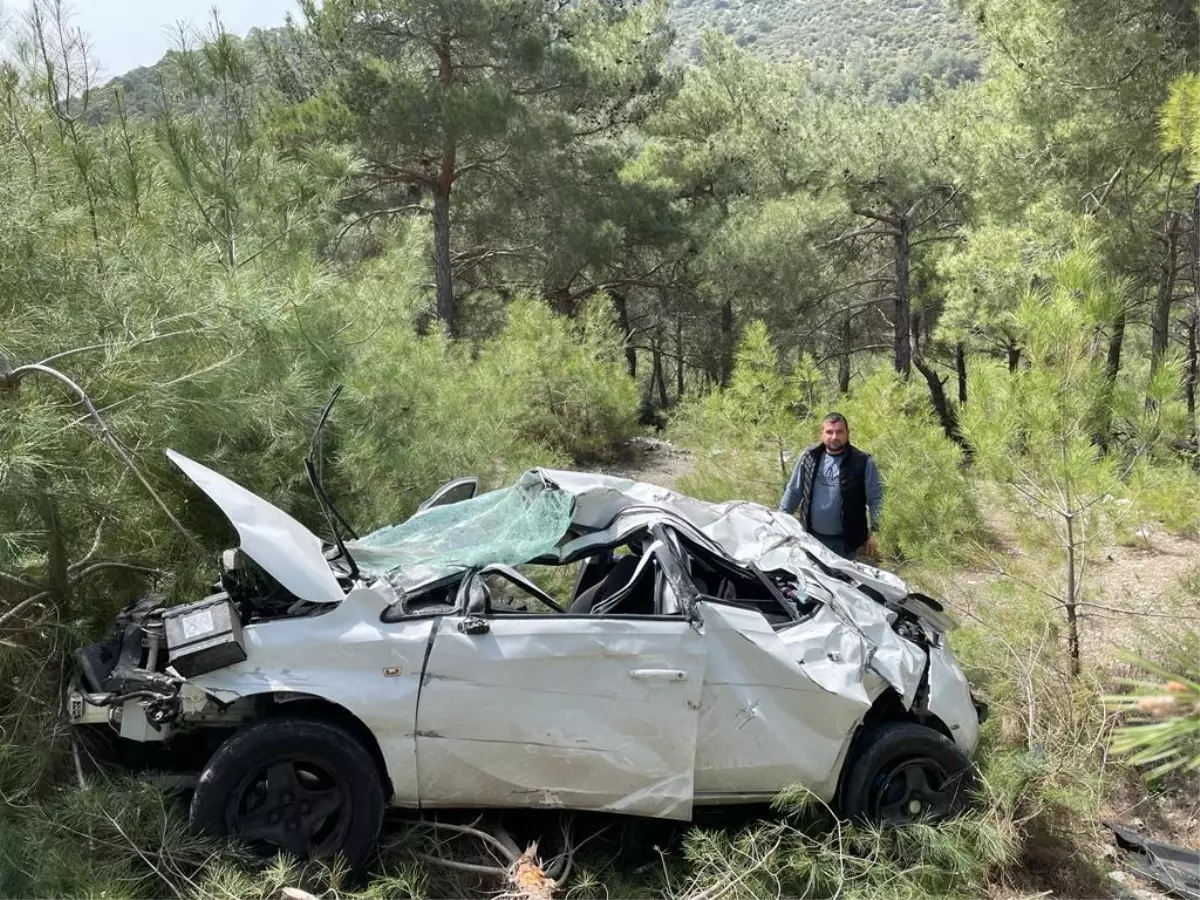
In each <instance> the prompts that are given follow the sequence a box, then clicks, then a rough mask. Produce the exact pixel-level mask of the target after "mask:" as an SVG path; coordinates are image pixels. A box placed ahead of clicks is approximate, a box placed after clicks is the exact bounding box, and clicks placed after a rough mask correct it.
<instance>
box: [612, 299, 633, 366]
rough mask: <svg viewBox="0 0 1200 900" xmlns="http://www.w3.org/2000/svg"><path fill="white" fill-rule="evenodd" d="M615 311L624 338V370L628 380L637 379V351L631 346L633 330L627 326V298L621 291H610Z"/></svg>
mask: <svg viewBox="0 0 1200 900" xmlns="http://www.w3.org/2000/svg"><path fill="white" fill-rule="evenodd" d="M609 293H610V294H611V296H612V298H613V306H615V307H616V309H617V325H618V326H619V327H620V329H621V334H622V335H623V336H624V338H625V368H627V369H628V370H629V377H630V378H637V349H636V348H635V347H634V346H633V328H631V327H630V325H629V298H628V297H626V296H625V294H624V292H622V291H610V292H609Z"/></svg>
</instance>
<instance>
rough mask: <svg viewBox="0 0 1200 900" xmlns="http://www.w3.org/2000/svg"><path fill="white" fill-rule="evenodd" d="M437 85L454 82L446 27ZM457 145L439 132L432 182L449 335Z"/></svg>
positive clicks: (453, 316)
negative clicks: (452, 197)
mask: <svg viewBox="0 0 1200 900" xmlns="http://www.w3.org/2000/svg"><path fill="white" fill-rule="evenodd" d="M437 59H438V87H439V89H440V90H441V91H442V93H443V94H445V93H446V92H447V91H449V89H450V87H451V86H452V85H453V84H454V61H453V59H452V57H451V55H450V30H449V28H443V29H442V32H441V34H440V35H439V36H438V44H437ZM457 160H458V145H457V144H456V143H455V140H454V137H453V136H452V135H450V134H449V133H444V134H443V139H442V159H441V171H440V172H439V174H438V177H437V179H436V184H435V185H434V186H433V267H434V282H435V283H436V285H437V315H438V319H440V320H441V322H442V324H443V326H444V327H445V329H446V332H447V334H449V335H450V337H457V336H458V322H457V318H458V316H457V313H458V310H457V309H456V306H455V302H454V278H453V274H452V271H451V265H450V191H451V189H452V188H453V187H454V176H455V168H456V165H457Z"/></svg>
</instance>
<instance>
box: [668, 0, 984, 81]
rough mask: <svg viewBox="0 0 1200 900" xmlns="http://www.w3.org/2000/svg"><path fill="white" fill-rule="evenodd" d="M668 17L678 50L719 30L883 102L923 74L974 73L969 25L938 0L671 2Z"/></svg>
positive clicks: (695, 50) (694, 53) (685, 51)
mask: <svg viewBox="0 0 1200 900" xmlns="http://www.w3.org/2000/svg"><path fill="white" fill-rule="evenodd" d="M671 22H672V24H673V25H674V26H675V28H676V29H677V30H678V31H679V39H678V50H677V52H678V53H679V54H681V55H685V56H689V57H690V58H692V59H698V58H699V57H700V55H701V49H700V45H701V42H702V40H703V35H704V33H705V32H709V31H719V32H722V33H724V34H725V35H728V36H729V38H730V40H731V41H732V42H736V44H737V45H738V46H739V47H747V48H750V49H751V50H752V51H753V52H754V53H755V54H758V55H761V56H764V57H766V58H767V59H770V60H772V61H773V62H788V61H792V60H797V59H803V60H804V61H805V62H806V64H808V65H810V66H812V68H813V70H814V74H815V77H816V78H817V80H818V82H819V83H820V84H821V85H822V86H827V87H828V88H829V89H837V88H838V87H845V86H852V87H862V88H866V89H869V90H870V91H871V93H872V95H873V96H875V97H876V98H878V99H881V100H885V101H890V102H901V101H904V100H907V99H911V98H912V97H914V96H916V94H917V92H918V91H919V89H920V86H921V82H922V79H924V78H930V77H932V78H934V79H937V80H938V81H944V82H945V83H947V84H950V85H954V84H958V83H960V82H962V81H965V80H970V79H973V78H975V77H976V76H977V74H978V71H979V63H980V53H979V49H978V48H977V46H976V45H975V42H974V35H973V30H972V28H971V26H970V24H969V23H968V22H966V21H965V20H964V19H963V18H962V17H961V16H960V14H959V13H958V11H957V9H956V8H955V7H954V6H953V5H952V4H948V3H942V2H935V3H923V4H913V3H907V2H903V0H889V2H885V3H871V2H864V0H852V2H842V3H839V4H837V6H829V5H825V4H821V3H815V2H808V0H754V2H751V0H674V2H672V4H671Z"/></svg>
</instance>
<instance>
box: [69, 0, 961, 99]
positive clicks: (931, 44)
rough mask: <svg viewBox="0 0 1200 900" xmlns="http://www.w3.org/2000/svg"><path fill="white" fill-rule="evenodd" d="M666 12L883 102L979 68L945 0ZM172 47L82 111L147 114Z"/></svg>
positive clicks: (268, 32) (715, 5)
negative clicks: (924, 82)
mask: <svg viewBox="0 0 1200 900" xmlns="http://www.w3.org/2000/svg"><path fill="white" fill-rule="evenodd" d="M670 18H671V24H672V25H674V27H675V29H676V32H677V39H676V48H675V58H676V59H678V60H681V61H698V59H699V54H700V44H701V39H702V35H703V34H704V32H705V31H706V30H708V29H715V30H717V31H720V32H722V33H724V34H727V35H729V36H730V37H731V38H733V39H734V41H736V42H737V44H738V45H739V46H741V47H745V48H747V49H749V50H751V51H753V52H755V53H758V54H761V55H762V56H764V57H766V58H767V59H770V60H772V61H775V62H789V61H804V62H806V63H807V64H808V65H810V66H811V67H812V69H813V73H814V77H815V78H816V80H817V82H818V83H819V84H822V85H833V84H836V83H849V84H854V85H857V86H860V87H862V88H865V89H866V90H867V91H868V92H869V93H870V94H871V96H873V97H874V98H875V99H877V100H880V101H884V102H899V101H902V100H905V99H907V98H909V97H912V96H913V95H914V94H915V93H916V90H917V87H918V85H919V84H920V81H921V78H922V76H924V75H931V76H933V77H934V78H936V79H938V80H941V81H944V82H946V83H948V84H951V85H953V84H957V83H958V82H960V81H967V80H972V79H974V78H975V77H976V76H977V74H978V71H979V61H980V52H979V49H978V47H977V46H976V44H975V40H974V33H973V31H972V29H971V27H970V25H969V23H967V22H965V21H964V20H963V18H962V17H961V16H960V15H959V14H958V13H956V12H955V11H954V10H953V9H952V8H951V7H950V6H949V5H948V3H947V0H671V6H670ZM246 40H247V42H248V45H247V47H248V49H249V50H250V52H251V53H252V54H255V52H256V50H257V47H258V46H261V44H260V42H261V41H263V40H265V41H267V42H268V43H271V44H276V43H279V42H283V41H285V40H286V32H285V30H284V29H282V28H274V29H263V30H259V29H255V30H253V31H251V33H250V35H248V36H247V38H246ZM172 52H174V51H172ZM171 55H172V54H171V53H168V54H167V55H166V56H164V57H163V58H162V59H161V60H159V61H158V62H157V63H155V64H154V65H153V66H142V67H139V68H136V69H132V70H130V71H129V72H126V73H125V74H124V75H121V76H119V77H117V78H114V79H113V80H112V81H110V82H109V83H108V84H106V85H105V86H104V87H102V88H100V89H99V90H96V91H94V92H93V97H92V101H91V103H90V104H89V109H88V112H87V116H86V118H87V119H88V120H89V121H91V122H104V121H108V120H111V119H112V118H114V117H115V116H116V107H115V105H114V101H113V91H112V88H113V87H114V86H120V87H121V89H122V91H123V94H124V98H125V104H126V111H127V114H128V115H129V116H131V117H133V118H138V117H144V116H151V115H153V114H154V112H155V111H156V110H157V109H158V108H159V102H160V97H161V94H162V89H163V86H162V85H161V84H160V75H162V76H163V77H165V78H166V79H167V82H168V83H167V85H166V87H167V89H168V90H170V88H171V85H170V66H169V65H168V64H167V63H168V61H169V59H170V57H171Z"/></svg>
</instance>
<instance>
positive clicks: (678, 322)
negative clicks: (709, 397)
mask: <svg viewBox="0 0 1200 900" xmlns="http://www.w3.org/2000/svg"><path fill="white" fill-rule="evenodd" d="M675 394H676V397H675V399H676V401H679V400H682V399H683V316H682V315H680V314H676V316H675Z"/></svg>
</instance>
